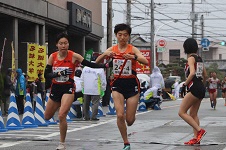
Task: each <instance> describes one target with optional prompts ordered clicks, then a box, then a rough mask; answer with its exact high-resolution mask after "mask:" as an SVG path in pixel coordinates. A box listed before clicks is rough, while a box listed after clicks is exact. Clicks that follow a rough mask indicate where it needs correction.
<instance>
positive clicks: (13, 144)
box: [0, 141, 29, 148]
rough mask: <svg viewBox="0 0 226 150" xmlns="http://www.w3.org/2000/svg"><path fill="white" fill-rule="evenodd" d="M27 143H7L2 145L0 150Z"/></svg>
mask: <svg viewBox="0 0 226 150" xmlns="http://www.w3.org/2000/svg"><path fill="white" fill-rule="evenodd" d="M27 142H29V141H19V142H9V143H4V144H1V145H0V148H6V147H11V146H15V145H18V144H24V143H27Z"/></svg>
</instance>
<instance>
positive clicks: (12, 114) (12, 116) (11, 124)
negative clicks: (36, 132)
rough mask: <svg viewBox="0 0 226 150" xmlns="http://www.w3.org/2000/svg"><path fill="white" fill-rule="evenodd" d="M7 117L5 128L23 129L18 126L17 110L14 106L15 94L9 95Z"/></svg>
mask: <svg viewBox="0 0 226 150" xmlns="http://www.w3.org/2000/svg"><path fill="white" fill-rule="evenodd" d="M8 113H9V115H8V117H7V123H6V128H7V129H8V130H21V129H23V128H24V127H22V126H21V124H20V118H19V115H18V109H17V105H16V98H15V94H14V93H11V95H10V104H9V110H8Z"/></svg>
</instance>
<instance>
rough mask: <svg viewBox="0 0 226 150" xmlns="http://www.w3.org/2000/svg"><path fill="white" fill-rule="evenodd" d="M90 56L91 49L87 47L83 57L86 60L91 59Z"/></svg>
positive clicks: (91, 54) (91, 53)
mask: <svg viewBox="0 0 226 150" xmlns="http://www.w3.org/2000/svg"><path fill="white" fill-rule="evenodd" d="M92 56H93V49H88V50H87V51H86V53H85V56H84V58H85V59H86V60H88V61H91V58H92Z"/></svg>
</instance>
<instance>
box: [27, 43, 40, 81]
mask: <svg viewBox="0 0 226 150" xmlns="http://www.w3.org/2000/svg"><path fill="white" fill-rule="evenodd" d="M37 48H38V45H37V44H35V43H28V44H27V75H28V81H35V79H36V78H37V68H36V64H37V58H36V49H37Z"/></svg>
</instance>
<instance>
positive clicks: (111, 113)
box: [107, 94, 116, 115]
mask: <svg viewBox="0 0 226 150" xmlns="http://www.w3.org/2000/svg"><path fill="white" fill-rule="evenodd" d="M108 109H109V112H107V115H116V110H115V106H114V101H113V98H112V94H111V97H110V102H109V107H108Z"/></svg>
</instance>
